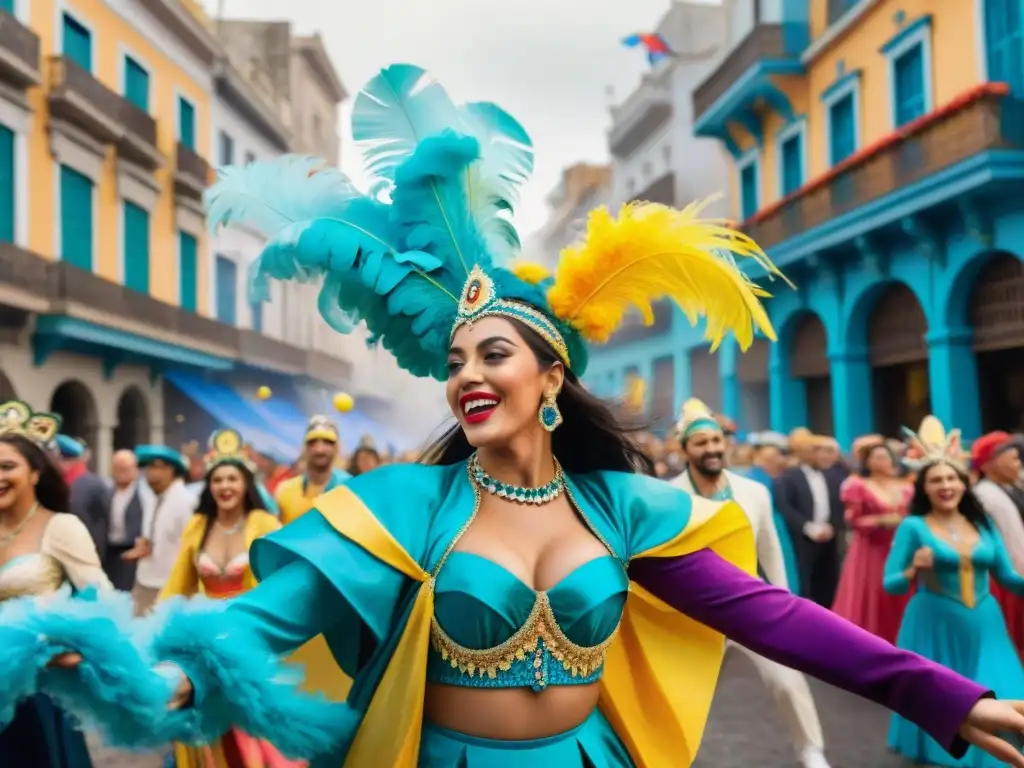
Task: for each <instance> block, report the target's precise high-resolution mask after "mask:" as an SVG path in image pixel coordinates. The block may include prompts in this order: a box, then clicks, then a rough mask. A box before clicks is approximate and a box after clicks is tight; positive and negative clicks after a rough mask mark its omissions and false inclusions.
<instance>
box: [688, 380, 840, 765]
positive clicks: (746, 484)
mask: <svg viewBox="0 0 1024 768" xmlns="http://www.w3.org/2000/svg"><path fill="white" fill-rule="evenodd" d="M677 429H678V432H679V442H680V444H681V446H682V450H683V454H684V456H685V457H686V469H685V470H684V471H683V473H682V474H680V475H679V476H678V477H677V478H676V479H675V480H673V481H672V484H673V485H675V486H676V487H677V488H680V489H682V490H684V491H686V492H687V493H690V494H694V495H697V496H703V497H704V498H707V499H713V500H715V501H726V500H732V501H735V502H736V503H737V504H739V506H740V507H741V508H742V509H743V511H744V512H745V513H746V515H747V518H748V519H749V520H750V525H751V527H752V528H753V529H754V539H755V542H756V545H757V562H758V572H759V573H760V575H761V577H762V578H763V579H764V580H765V581H767V582H768V583H770V584H773V585H775V586H777V587H788V579H787V576H786V565H785V560H784V559H783V555H782V548H781V546H780V544H779V536H778V532H777V531H776V529H775V520H774V510H773V507H772V498H771V494H770V493H769V491H768V489H767V487H765V486H764V485H762V484H761V483H759V482H757V481H756V480H751V479H749V478H746V477H743V476H741V475H738V474H736V473H734V472H730V471H728V470H727V469H726V468H725V450H726V436H725V432H724V430H723V428H722V424H721V422H720V421H719V420H717V419H716V418H715V417H714V414H712V413H711V411H710V410H709V409H708V408H707V406H705V405H704V403H702V402H701V401H699V400H697V399H691V400H688V401H687V402H686V404H685V405H684V406H683V413H682V416H681V417H680V419H679V423H678V425H677ZM727 647H729V648H736V649H737V650H739V651H740V652H742V653H743V654H744V655H746V656H747V658H749V659H750V660H751V661H752V662H753V663H754V666H755V667H756V669H757V671H758V674H759V675H760V676H761V680H762V681H763V682H764V684H765V685H766V686H767V687H768V690H769V691H771V693H772V696H773V697H774V698H775V700H776V702H777V703H778V705H779V709H780V710H781V712H782V715H783V718H784V719H785V721H786V725H787V727H788V728H789V732H790V736H791V738H792V740H793V746H794V748H795V749H796V753H797V757H798V758H799V760H800V762H801V764H802V765H803V766H804V767H805V768H828V761H827V760H826V759H825V754H824V746H825V736H824V734H823V733H822V730H821V721H820V719H819V718H818V710H817V708H816V707H815V705H814V698H813V697H812V696H811V689H810V686H808V684H807V678H805V677H804V676H803V675H802V674H801V673H799V672H796V671H794V670H792V669H789V668H788V667H784V666H782V665H781V664H777V663H776V662H774V661H770V660H769V659H766V658H764V657H763V656H758V655H757V654H756V653H754V652H753V651H750V650H749V649H747V648H744V647H743V646H741V645H737V644H735V643H732V642H730V643H729V644H728V646H727Z"/></svg>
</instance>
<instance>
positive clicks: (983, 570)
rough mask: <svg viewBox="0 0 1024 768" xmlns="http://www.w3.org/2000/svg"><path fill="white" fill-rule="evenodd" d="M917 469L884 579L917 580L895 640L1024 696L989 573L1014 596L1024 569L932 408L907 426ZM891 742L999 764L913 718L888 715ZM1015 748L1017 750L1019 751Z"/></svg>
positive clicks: (901, 588)
mask: <svg viewBox="0 0 1024 768" xmlns="http://www.w3.org/2000/svg"><path fill="white" fill-rule="evenodd" d="M910 438H911V441H912V444H913V445H914V447H915V448H916V454H917V455H918V456H920V458H919V459H917V460H916V462H915V463H914V470H915V472H916V474H917V477H916V480H915V483H914V497H913V500H912V501H911V504H910V515H909V517H907V518H906V519H905V520H904V521H903V522H902V523H900V525H899V528H897V529H896V539H895V541H894V542H893V546H892V551H891V553H890V554H889V559H888V561H887V562H886V565H885V588H886V589H887V590H889V591H890V592H892V593H893V594H904V593H906V592H907V591H908V590H909V589H910V587H911V585H916V587H917V589H916V592H915V593H914V596H913V597H912V598H911V599H910V602H909V603H908V605H907V609H906V612H905V613H904V615H903V625H902V626H901V627H900V632H899V638H898V640H897V645H898V646H899V647H900V648H906V649H907V650H911V651H914V652H915V653H920V654H921V655H922V656H926V657H928V658H930V659H932V660H933V661H936V662H938V663H940V664H942V665H943V666H945V667H948V668H949V669H952V670H955V671H957V672H959V673H960V674H963V675H965V676H967V677H970V678H971V679H973V680H974V681H975V682H977V683H979V684H980V685H982V686H983V687H985V688H987V689H988V690H991V691H994V692H995V694H996V695H997V696H1000V697H1007V698H1012V697H1018V698H1021V697H1024V668H1022V666H1021V660H1020V658H1019V657H1018V655H1017V651H1016V649H1015V648H1014V646H1013V643H1012V642H1011V641H1010V636H1009V634H1008V633H1007V631H1006V623H1005V622H1004V621H1003V613H1002V611H1001V610H1000V608H999V603H998V602H997V601H996V600H995V599H994V598H993V597H992V595H991V594H990V592H989V581H990V577H992V578H994V579H995V580H996V581H998V582H999V583H1000V584H1001V585H1002V586H1003V587H1005V588H1006V589H1008V590H1010V591H1012V592H1013V593H1014V594H1016V595H1018V596H1020V595H1024V577H1022V576H1021V575H1020V574H1018V573H1017V572H1016V571H1015V570H1014V569H1013V564H1012V562H1011V561H1010V558H1009V556H1008V555H1007V554H1006V549H1005V547H1004V546H1003V542H1002V538H1001V537H1000V536H999V533H998V531H997V530H996V529H995V528H994V527H993V526H992V524H991V523H990V522H989V520H988V518H987V517H986V516H985V512H984V510H983V509H982V507H981V504H980V503H979V502H978V499H977V498H976V497H975V496H974V494H972V493H970V492H968V485H967V467H966V466H965V465H964V462H963V458H962V453H961V449H960V434H959V430H953V431H951V432H950V433H949V434H947V433H946V431H945V429H944V428H943V426H942V424H941V423H940V422H939V420H938V419H936V418H935V417H934V416H928V417H927V418H925V420H924V421H923V422H922V423H921V428H920V429H919V430H918V432H917V434H914V433H910ZM889 746H890V747H891V748H892V749H893V750H895V751H896V752H898V753H899V754H901V755H903V756H904V757H906V758H908V759H910V760H912V761H914V762H915V763H920V764H924V765H936V766H965V765H967V766H971V767H972V768H995V767H996V766H997V765H1003V764H1004V763H1003V762H1002V761H1000V760H998V759H996V758H995V757H993V756H991V755H988V754H985V753H984V752H981V751H980V750H974V749H971V750H968V753H967V754H966V755H965V756H963V757H962V758H961V759H953V758H952V757H951V756H950V755H949V754H948V753H947V752H946V751H945V750H943V749H942V748H941V746H940V745H939V744H937V743H936V742H935V740H934V739H933V738H932V737H931V736H930V735H929V734H927V733H926V732H923V731H922V730H921V728H919V727H918V725H916V724H914V723H911V722H908V721H907V720H905V719H904V718H902V717H899V716H895V717H893V721H892V727H891V728H890V730H889ZM1018 754H1019V753H1018Z"/></svg>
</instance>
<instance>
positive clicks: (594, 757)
mask: <svg viewBox="0 0 1024 768" xmlns="http://www.w3.org/2000/svg"><path fill="white" fill-rule="evenodd" d="M419 768H634V763H633V761H632V760H631V759H630V757H629V753H628V752H626V748H625V747H624V746H623V745H622V742H621V741H619V737H618V736H616V735H615V731H613V730H612V727H611V726H610V725H609V724H608V721H607V720H605V719H604V716H603V715H602V714H601V713H600V712H598V711H597V710H594V713H593V714H592V715H591V716H590V717H588V718H587V719H586V720H584V721H583V722H582V723H581V724H580V725H578V726H576V727H575V728H573V729H572V730H569V731H566V732H564V733H559V734H558V735H556V736H548V737H547V738H544V739H530V740H529V741H499V740H496V739H481V738H479V737H476V736H467V735H466V734H464V733H458V732H456V731H450V730H448V729H447V728H441V727H440V726H437V725H434V724H433V723H430V722H429V721H425V722H424V723H423V736H422V739H421V740H420V759H419Z"/></svg>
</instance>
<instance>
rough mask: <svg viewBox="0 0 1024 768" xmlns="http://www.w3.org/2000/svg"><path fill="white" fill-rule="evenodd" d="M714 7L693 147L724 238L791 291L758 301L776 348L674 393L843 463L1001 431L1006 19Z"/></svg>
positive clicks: (1015, 384) (1015, 194)
mask: <svg viewBox="0 0 1024 768" xmlns="http://www.w3.org/2000/svg"><path fill="white" fill-rule="evenodd" d="M727 8H728V11H729V13H730V18H731V24H730V37H731V40H733V41H734V43H733V45H732V48H731V50H730V51H728V52H727V53H726V54H725V55H724V56H723V57H722V59H721V60H720V62H719V63H718V65H717V66H716V67H715V69H714V71H713V72H712V73H711V74H710V75H709V77H708V78H707V79H706V80H705V81H704V82H703V83H701V85H700V86H699V87H698V88H697V89H696V90H695V91H694V93H693V108H694V117H695V125H694V130H695V132H696V133H697V134H698V135H700V136H705V137H714V138H716V139H718V140H719V141H720V142H721V144H722V146H723V147H724V148H725V149H726V150H727V152H728V153H729V156H730V157H731V158H732V189H733V193H734V194H733V196H732V199H733V203H734V214H733V215H734V218H735V219H737V220H739V221H741V222H742V227H743V229H744V231H746V232H747V233H748V234H750V235H751V236H753V237H754V238H755V239H756V240H757V241H758V242H759V243H760V244H761V245H762V246H763V247H764V248H765V249H766V250H767V252H768V254H769V255H770V256H771V257H772V259H773V260H774V261H775V263H776V264H777V265H779V266H780V267H781V268H782V269H783V270H784V271H785V272H786V273H787V275H788V276H789V277H790V279H791V280H792V281H793V282H794V283H795V285H796V289H795V290H790V289H789V288H787V287H786V286H784V285H782V284H781V283H779V282H777V281H776V282H775V283H771V284H767V285H768V287H769V289H770V290H771V291H772V292H773V293H774V294H775V297H774V298H772V299H771V300H770V301H769V303H768V309H769V314H770V316H771V318H772V321H773V323H774V326H775V329H776V331H777V334H778V343H776V344H769V343H768V342H767V341H764V340H762V341H759V342H757V343H755V346H754V347H753V348H752V349H751V350H750V351H748V352H747V353H746V354H742V355H740V354H738V352H737V350H736V348H735V345H734V344H731V345H725V346H723V348H722V350H721V351H720V352H719V353H718V356H717V363H718V365H717V366H715V367H714V368H713V369H712V368H709V369H708V370H707V371H705V372H703V373H702V374H701V377H698V375H697V371H696V367H695V366H694V367H693V375H692V376H691V378H690V380H689V381H688V382H687V381H684V382H683V387H682V388H683V389H684V390H687V391H692V392H694V393H701V392H703V393H707V396H708V397H709V398H711V399H714V400H715V401H716V403H717V404H719V405H720V407H721V408H722V409H723V410H725V411H726V412H728V413H730V414H732V415H733V416H736V417H737V418H739V420H740V423H741V424H743V425H744V426H745V427H746V428H748V429H757V428H761V427H764V426H770V427H772V428H773V429H777V430H781V431H785V430H789V429H791V428H793V427H796V426H799V425H807V426H809V427H811V428H812V429H815V430H817V431H820V432H825V433H833V434H835V435H836V437H837V438H838V439H839V440H840V442H841V443H842V444H843V445H845V446H848V445H849V444H850V441H851V440H852V439H853V438H854V437H855V436H857V435H859V434H864V433H868V432H873V431H879V432H883V433H885V434H889V435H895V434H897V433H898V430H899V428H900V427H901V426H902V425H909V426H913V425H916V424H917V423H918V422H919V421H920V419H921V417H922V416H923V415H924V414H926V413H929V412H934V413H935V414H936V415H937V416H939V418H940V419H942V421H943V422H944V423H947V424H950V425H955V426H958V427H960V428H961V429H962V430H963V432H964V435H965V437H966V438H967V439H971V438H973V437H976V436H977V435H978V434H980V433H981V432H982V431H983V430H988V429H994V428H1003V429H1010V430H1017V429H1020V428H1021V427H1022V426H1024V425H1022V415H1024V402H1022V400H1021V396H1020V394H1019V393H1020V382H1021V381H1022V380H1024V353H1022V351H1021V346H1022V345H1024V313H1022V312H1021V306H1022V304H1021V301H1022V297H1024V265H1022V258H1024V250H1022V248H1021V245H1020V243H1021V241H1022V240H1024V229H1022V228H1024V196H1022V194H1021V190H1022V189H1024V186H1022V185H1021V178H1022V175H1024V163H1022V161H1024V106H1022V102H1021V97H1022V95H1024V42H1022V40H1024V36H1022V30H1021V24H1022V14H1021V12H1020V3H1019V0H965V1H964V2H957V3H933V2H928V0H899V1H897V0H813V1H812V2H811V3H810V4H809V5H808V4H802V3H785V2H768V1H767V0H762V1H761V2H752V3H751V2H747V0H731V1H730V2H729V3H728V5H727ZM753 276H754V277H755V278H757V277H760V276H758V275H753ZM688 354H690V355H692V354H693V352H690V353H688ZM642 360H643V358H640V361H641V362H642ZM687 384H689V386H688V387H687V386H686V385H687Z"/></svg>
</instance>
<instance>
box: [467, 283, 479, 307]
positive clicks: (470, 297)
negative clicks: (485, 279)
mask: <svg viewBox="0 0 1024 768" xmlns="http://www.w3.org/2000/svg"><path fill="white" fill-rule="evenodd" d="M479 298H480V281H479V280H474V281H473V282H472V283H470V284H469V289H468V290H467V291H466V301H467V302H469V303H470V304H475V303H476V300H477V299H479Z"/></svg>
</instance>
